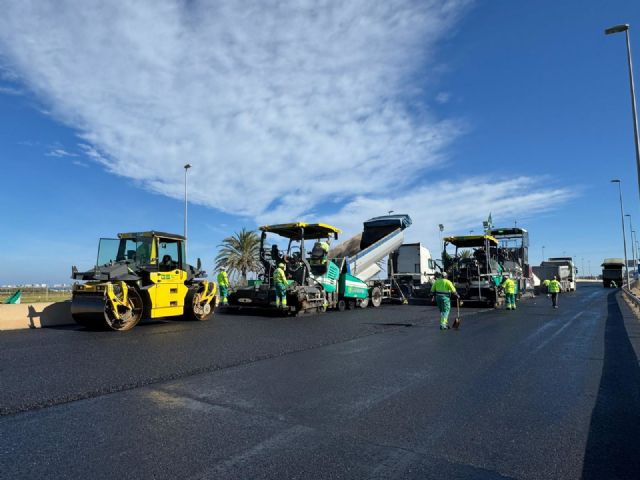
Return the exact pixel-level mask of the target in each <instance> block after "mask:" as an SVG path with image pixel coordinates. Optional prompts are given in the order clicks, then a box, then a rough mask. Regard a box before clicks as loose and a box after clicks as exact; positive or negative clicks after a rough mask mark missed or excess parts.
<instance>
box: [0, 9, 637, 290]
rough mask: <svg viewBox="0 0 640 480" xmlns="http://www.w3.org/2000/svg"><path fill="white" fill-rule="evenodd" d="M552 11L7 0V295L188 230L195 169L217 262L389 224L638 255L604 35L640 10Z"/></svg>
mask: <svg viewBox="0 0 640 480" xmlns="http://www.w3.org/2000/svg"><path fill="white" fill-rule="evenodd" d="M525 3H527V4H528V5H529V6H525ZM556 3H558V2H552V1H541V2H535V6H533V5H534V4H533V3H529V2H511V1H506V0H495V1H491V2H489V1H484V2H483V1H479V0H478V1H475V2H474V1H472V0H423V1H402V0H388V1H384V2H382V1H381V2H375V1H364V0H362V1H361V0H351V1H348V2H343V1H332V0H325V1H290V2H282V1H266V0H261V1H239V2H231V1H229V2H223V1H219V2H214V1H197V0H193V1H187V0H184V1H175V0H154V1H140V2H119V1H112V2H109V1H107V2H105V1H97V0H96V1H91V0H84V1H80V0H76V1H73V0H59V1H27V0H25V1H21V2H14V1H10V0H0V7H1V8H2V11H3V15H2V16H1V17H0V105H1V106H2V112H1V113H0V115H2V117H3V118H1V119H0V120H1V121H2V123H1V125H2V126H0V148H1V150H0V152H1V153H2V156H3V157H4V159H5V160H6V162H3V164H6V167H5V176H3V182H4V183H5V187H6V188H5V189H4V192H3V194H2V195H3V197H2V199H3V204H4V205H5V209H4V210H5V215H4V217H5V219H6V220H8V223H5V225H8V226H9V228H8V229H7V230H8V231H9V232H10V236H11V238H10V239H3V240H2V242H4V243H3V244H0V247H5V248H4V251H5V252H8V251H11V252H12V253H11V254H10V255H7V256H6V257H5V258H4V259H3V262H2V263H3V265H1V267H2V268H1V270H0V283H9V282H14V281H15V282H20V281H50V282H53V281H65V279H67V277H68V270H69V268H70V265H71V264H72V263H73V264H78V265H79V266H81V267H86V266H89V265H90V264H91V263H92V261H93V259H94V255H95V251H94V250H95V245H96V243H97V238H99V237H101V236H113V235H114V234H115V233H117V232H119V231H126V230H146V229H154V228H155V229H164V230H172V231H176V232H181V231H182V221H183V217H182V203H181V202H182V199H183V195H184V183H183V181H184V171H183V168H182V167H183V165H184V164H185V163H187V162H188V163H190V164H192V165H193V169H192V170H191V171H190V173H189V193H190V195H189V196H190V201H191V209H190V238H191V252H190V253H191V254H192V255H193V256H196V255H197V256H200V257H202V258H203V260H204V263H205V264H210V263H211V261H212V258H213V256H214V255H215V247H216V245H217V244H218V243H219V242H220V240H221V239H222V238H223V237H224V236H226V235H228V234H230V233H232V232H234V231H236V230H238V229H239V228H241V227H242V226H246V227H249V228H254V227H255V226H256V225H259V224H262V223H274V222H286V221H292V220H298V219H303V220H309V221H313V220H321V221H324V222H329V223H334V224H336V226H338V227H341V228H343V229H344V230H345V233H346V234H352V233H356V232H357V231H358V229H359V228H360V226H361V223H362V221H363V220H365V219H367V218H369V217H371V216H375V215H380V214H384V213H386V212H387V211H389V210H394V211H396V212H406V213H409V214H411V216H412V217H413V219H414V225H413V226H412V227H411V229H410V230H409V231H407V235H408V237H409V239H410V240H413V241H422V242H423V243H425V244H427V245H428V246H429V247H431V248H432V249H436V248H437V247H436V245H437V238H438V232H437V224H438V223H443V224H445V226H446V229H447V233H465V232H468V231H469V230H475V231H480V229H481V223H482V220H484V219H485V218H486V216H487V215H488V214H489V212H491V213H492V216H493V219H494V220H495V221H496V223H498V224H501V225H513V223H514V222H515V221H518V224H519V225H522V226H525V227H528V228H529V229H530V230H531V232H532V233H531V235H532V242H533V248H535V249H536V252H537V251H538V249H540V247H541V246H542V245H545V244H546V245H547V253H548V254H558V255H560V254H562V253H563V252H567V253H568V254H573V255H575V256H576V257H578V258H585V257H586V258H587V261H590V262H592V263H593V265H594V266H593V269H594V270H595V265H596V264H597V263H599V261H600V260H601V259H602V258H603V257H605V256H618V255H619V253H621V252H618V251H616V249H618V250H619V249H620V248H619V247H618V243H621V242H618V241H617V240H618V239H619V238H620V234H619V218H616V217H615V216H613V214H615V213H616V211H615V207H616V203H615V201H616V197H615V195H613V194H614V193H615V192H612V190H611V188H610V186H609V185H607V183H606V182H607V181H608V177H609V176H612V175H613V176H614V177H621V178H623V184H624V186H625V194H626V196H627V198H628V202H627V203H628V208H629V211H630V212H631V213H632V214H634V215H635V214H636V213H637V212H638V209H637V199H638V192H637V189H636V188H634V182H635V170H634V165H633V163H632V161H633V144H632V143H631V139H632V137H631V133H630V131H629V128H630V125H631V124H630V116H629V111H628V110H629V99H628V92H627V91H626V90H625V88H626V86H625V81H626V76H625V71H624V67H625V64H624V60H625V58H624V44H623V39H622V38H605V37H604V35H603V34H602V30H603V29H604V27H606V26H609V24H614V23H619V22H622V21H625V22H629V23H633V22H634V20H635V21H637V23H638V25H639V26H640V15H639V13H638V11H637V9H636V10H635V11H632V10H631V8H630V7H629V6H628V5H629V2H624V1H617V0H614V1H611V2H607V8H606V9H605V8H604V7H603V6H602V5H601V4H602V2H599V1H596V0H593V1H584V0H582V1H579V0H570V1H567V2H563V5H561V6H558V5H556ZM531 9H533V10H531ZM638 38H640V36H639V37H638ZM636 50H637V51H640V48H637V49H636ZM639 62H640V60H639ZM625 95H627V96H625ZM608 115H610V116H608ZM605 117H606V118H605ZM614 159H615V162H616V163H615V164H612V163H611V162H612V161H613V160H614ZM627 179H628V180H629V181H628V182H627V181H626V180H627ZM637 220H638V222H640V217H639V218H638V219H637ZM616 221H618V223H616ZM607 229H609V231H607ZM577 237H580V238H579V239H578V238H577ZM532 256H533V257H534V259H535V257H536V255H532ZM537 260H539V258H538V259H537Z"/></svg>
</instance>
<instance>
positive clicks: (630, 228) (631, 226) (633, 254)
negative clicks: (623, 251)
mask: <svg viewBox="0 0 640 480" xmlns="http://www.w3.org/2000/svg"><path fill="white" fill-rule="evenodd" d="M624 216H625V217H628V218H629V232H630V233H629V236H630V237H631V266H632V267H633V269H632V272H635V271H636V251H635V249H634V248H633V225H632V224H631V215H630V214H628V213H625V215H624ZM633 275H634V277H635V273H634V274H633Z"/></svg>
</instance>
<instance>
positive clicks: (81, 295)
mask: <svg viewBox="0 0 640 480" xmlns="http://www.w3.org/2000/svg"><path fill="white" fill-rule="evenodd" d="M184 247H185V238H184V237H183V236H181V235H174V234H171V233H164V232H156V231H149V232H136V233H119V234H118V238H101V239H100V243H99V245H98V259H97V261H96V265H95V267H93V269H91V270H88V271H86V272H79V271H78V269H77V268H76V267H75V266H74V267H72V269H71V277H72V278H73V279H74V280H78V281H76V282H75V283H74V285H73V290H72V300H71V315H72V316H73V319H74V320H75V322H76V323H78V324H79V325H82V326H84V327H87V328H107V329H111V330H117V331H125V330H130V329H132V328H133V327H134V326H135V325H136V324H137V323H138V322H139V321H140V320H141V319H143V318H162V317H184V318H186V319H189V320H208V319H209V318H210V317H211V315H212V314H213V310H214V308H215V306H216V284H215V283H214V282H209V281H207V280H205V277H206V273H205V272H204V271H202V265H201V262H200V259H198V262H197V266H196V267H195V268H194V267H192V266H191V265H188V264H187V263H186V259H185V248H184Z"/></svg>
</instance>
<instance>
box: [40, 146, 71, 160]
mask: <svg viewBox="0 0 640 480" xmlns="http://www.w3.org/2000/svg"><path fill="white" fill-rule="evenodd" d="M45 155H46V156H47V157H57V158H62V157H77V156H78V154H77V153H72V152H68V151H67V150H65V149H64V148H59V147H56V148H53V149H51V150H49V151H48V152H47V153H45Z"/></svg>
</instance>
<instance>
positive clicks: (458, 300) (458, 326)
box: [453, 297, 462, 330]
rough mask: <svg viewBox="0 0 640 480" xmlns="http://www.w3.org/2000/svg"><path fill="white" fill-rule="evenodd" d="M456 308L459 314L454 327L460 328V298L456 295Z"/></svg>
mask: <svg viewBox="0 0 640 480" xmlns="http://www.w3.org/2000/svg"><path fill="white" fill-rule="evenodd" d="M456 308H457V314H456V319H455V320H454V321H453V328H455V329H456V330H458V329H459V328H460V321H461V320H462V319H461V318H460V298H458V297H456Z"/></svg>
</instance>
